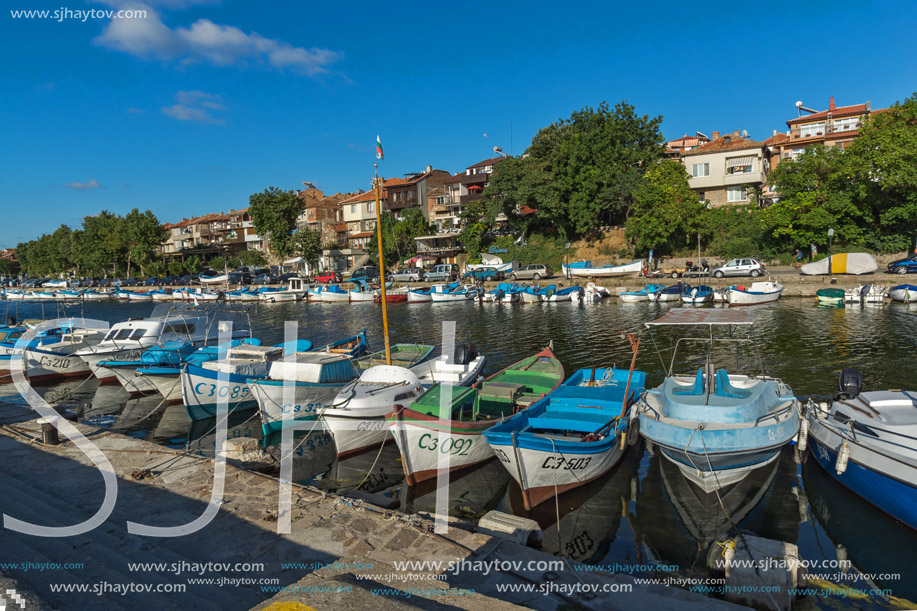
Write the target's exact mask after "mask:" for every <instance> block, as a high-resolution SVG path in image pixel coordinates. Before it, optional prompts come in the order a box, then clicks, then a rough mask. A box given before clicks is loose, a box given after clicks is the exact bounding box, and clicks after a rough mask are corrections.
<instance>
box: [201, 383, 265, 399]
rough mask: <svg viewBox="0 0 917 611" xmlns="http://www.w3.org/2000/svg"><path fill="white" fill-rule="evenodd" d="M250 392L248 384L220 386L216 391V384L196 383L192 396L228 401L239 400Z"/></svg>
mask: <svg viewBox="0 0 917 611" xmlns="http://www.w3.org/2000/svg"><path fill="white" fill-rule="evenodd" d="M250 392H251V389H250V388H249V387H248V384H234V385H232V386H230V385H229V384H221V385H220V387H219V389H217V385H216V384H212V383H210V382H198V383H197V384H195V385H194V394H196V395H200V396H202V397H220V398H228V399H241V398H244V397H246V396H248V394H249V393H250Z"/></svg>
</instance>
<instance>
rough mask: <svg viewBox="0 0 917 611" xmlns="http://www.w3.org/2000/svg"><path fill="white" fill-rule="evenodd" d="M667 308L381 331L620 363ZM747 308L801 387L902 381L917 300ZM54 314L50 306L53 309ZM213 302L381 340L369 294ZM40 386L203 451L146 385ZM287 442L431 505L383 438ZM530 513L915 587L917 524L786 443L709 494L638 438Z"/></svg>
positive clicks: (569, 550)
mask: <svg viewBox="0 0 917 611" xmlns="http://www.w3.org/2000/svg"><path fill="white" fill-rule="evenodd" d="M40 307H41V304H22V305H21V308H20V309H21V311H19V312H18V316H19V317H20V318H37V317H40V316H41V312H40ZM669 307H670V305H668V304H662V303H650V302H643V303H632V304H620V303H617V302H615V301H614V300H605V301H604V302H601V303H598V304H580V303H569V302H568V303H556V304H539V305H531V306H522V305H519V304H513V305H510V304H473V303H444V304H433V303H426V304H411V305H406V304H405V305H400V304H399V306H398V307H392V308H391V309H390V310H389V313H390V320H391V330H390V333H391V337H392V341H393V342H420V343H429V344H438V343H439V342H440V341H441V334H442V325H441V323H442V321H455V322H456V330H457V335H456V339H457V340H459V341H463V342H466V343H472V344H475V345H476V346H477V348H478V350H479V351H480V352H481V353H482V354H485V355H486V356H487V359H488V367H487V371H486V372H485V373H487V374H490V373H493V372H496V371H498V370H500V369H502V368H503V367H506V366H507V365H509V364H511V363H513V362H515V361H517V360H518V359H519V358H522V357H523V356H525V355H527V354H532V353H534V352H536V351H538V350H540V349H542V348H543V347H544V346H546V345H547V344H548V343H549V342H551V341H553V343H554V349H555V353H556V354H557V355H558V357H559V358H560V359H561V361H562V362H563V364H564V367H565V369H566V370H567V371H568V372H572V371H575V370H576V369H578V368H582V367H602V366H610V365H612V364H617V365H619V366H624V365H626V364H627V363H629V360H630V349H629V345H628V343H627V340H626V339H625V338H624V337H623V336H622V333H623V332H636V331H640V330H641V329H642V328H643V323H644V322H647V321H649V320H652V319H655V318H657V317H659V316H660V315H662V314H663V313H664V312H665V311H667V309H668V308H669ZM151 309H152V306H151V305H149V304H142V303H139V304H138V303H128V304H124V303H100V304H86V305H85V307H84V308H83V310H84V314H85V315H86V316H91V317H95V318H101V319H104V320H108V321H112V322H115V321H119V320H123V319H125V318H127V317H136V316H144V315H147V314H149V312H150V311H151ZM210 309H213V310H216V309H217V308H210ZM753 310H754V312H755V325H754V328H753V330H752V334H753V338H754V341H755V344H756V346H757V348H758V350H759V351H760V353H761V355H762V356H763V357H764V360H765V368H766V370H767V371H768V372H769V373H772V374H773V375H775V376H777V377H780V378H782V379H783V380H784V381H786V382H787V383H788V384H789V385H790V387H791V388H792V389H793V390H794V391H795V393H796V394H797V395H800V396H806V395H822V396H823V395H828V394H830V393H832V392H834V390H835V389H836V384H837V382H836V380H837V374H838V372H839V371H840V370H841V369H842V368H844V367H855V368H858V369H860V370H861V371H862V372H863V375H864V380H865V385H866V387H867V388H875V389H881V388H914V378H913V374H912V372H913V354H914V353H915V350H917V316H915V311H917V308H915V307H914V306H912V307H907V306H904V305H900V304H888V305H884V306H874V305H870V304H865V305H860V304H853V305H850V306H848V307H844V308H834V309H825V308H819V307H816V306H815V304H814V300H810V299H784V300H781V301H780V302H778V303H776V304H768V305H763V306H757V307H755V308H753ZM55 313H56V312H53V311H51V309H49V310H48V311H47V312H46V314H47V315H49V316H51V315H54V314H55ZM63 314H65V315H73V312H72V311H71V312H69V313H63ZM77 314H78V312H77ZM217 316H218V317H219V318H221V319H228V320H232V321H233V323H234V325H235V326H236V327H237V328H248V326H249V324H250V325H251V327H252V328H253V329H254V331H255V336H256V337H258V338H259V339H261V340H262V341H263V342H264V343H265V344H272V343H277V342H280V341H282V340H283V322H284V321H286V320H296V321H298V322H299V333H300V337H303V338H306V339H309V340H312V341H313V342H315V343H318V344H322V343H328V342H330V341H333V340H335V339H338V338H340V337H344V336H349V335H354V334H356V333H358V332H359V331H360V330H362V329H363V328H366V329H367V331H368V336H369V340H370V344H371V347H372V348H373V349H380V348H381V347H382V343H383V342H382V330H381V320H380V317H379V309H378V306H376V305H373V304H364V305H361V306H359V307H357V306H349V305H345V304H335V303H328V304H325V303H321V304H303V303H278V304H270V305H267V304H266V305H260V304H259V305H256V306H253V307H249V308H245V309H238V308H237V309H234V310H233V311H228V310H227V309H226V307H225V306H221V307H220V311H218V312H217ZM657 339H658V341H659V342H660V344H659V345H660V347H661V348H667V347H670V346H671V345H672V344H671V341H672V340H673V339H674V335H672V334H668V335H667V334H666V333H661V334H659V335H658V337H657ZM715 359H717V360H719V359H722V362H723V364H724V365H725V364H727V363H728V364H730V366H732V363H734V362H735V361H734V359H735V355H734V354H732V353H730V352H728V351H724V352H722V353H717V354H716V355H715ZM667 364H668V363H667V362H666V365H667ZM637 367H638V368H639V369H642V370H644V371H646V372H647V374H648V375H647V377H648V380H647V385H648V386H650V387H652V386H655V385H658V384H659V383H661V381H662V378H663V375H664V373H663V370H664V365H663V363H662V362H660V359H659V357H658V356H657V354H656V352H655V351H654V350H653V344H652V343H651V342H650V341H648V340H645V341H644V342H643V344H642V351H641V353H640V355H639V357H638V361H637ZM36 391H37V392H38V393H39V394H40V395H42V396H44V397H45V399H46V400H48V401H49V402H50V403H52V404H55V405H57V407H58V409H60V410H61V411H62V413H65V414H67V415H68V416H69V417H75V418H79V419H80V420H82V421H83V422H87V423H91V424H95V425H98V426H103V427H109V428H112V429H115V430H119V431H124V432H127V433H129V434H132V435H137V436H146V438H148V439H150V440H151V441H155V442H156V443H160V444H163V445H168V446H171V447H175V448H180V449H187V450H188V451H190V452H193V453H196V454H200V455H203V456H213V454H214V443H215V424H216V423H215V421H214V420H209V421H202V422H195V423H191V422H190V421H189V420H188V419H187V416H186V414H185V413H184V409H183V408H182V406H181V405H178V406H163V405H160V403H161V401H160V399H157V398H156V397H154V396H150V397H141V398H136V399H131V398H130V397H129V396H128V395H127V393H126V392H125V391H124V390H123V389H122V388H121V387H120V386H99V385H98V383H97V382H95V380H94V379H92V378H89V379H86V380H70V381H67V382H64V383H61V384H52V385H47V386H40V387H36ZM0 397H2V398H3V400H4V401H6V402H12V403H14V404H18V405H21V406H22V407H23V409H24V410H25V409H27V406H26V404H25V402H24V401H23V400H22V399H21V398H20V397H19V396H18V393H17V392H16V389H15V388H14V387H13V385H11V384H6V385H2V386H0ZM228 435H229V437H253V438H255V439H258V440H261V441H263V442H264V444H265V445H266V446H267V449H268V450H269V451H271V452H272V453H275V454H276V449H273V450H272V448H271V447H270V446H272V445H273V446H276V445H277V443H278V440H276V439H267V440H262V433H261V422H260V418H259V416H258V413H257V411H254V410H252V411H248V412H241V413H233V414H231V415H230V417H229V430H228ZM295 443H296V444H297V445H296V450H295V453H294V455H295V458H294V461H293V466H294V480H295V481H298V482H303V483H310V484H313V485H316V486H319V487H320V488H323V489H326V490H329V491H348V490H357V489H358V490H361V491H364V492H372V493H376V494H383V495H387V496H390V497H392V498H395V499H397V500H399V501H400V503H401V507H402V509H403V510H405V511H417V512H433V511H434V510H435V502H436V488H435V482H430V483H429V485H428V486H426V487H424V486H421V487H417V488H408V487H407V486H405V485H404V483H403V473H402V469H401V462H400V457H399V455H398V450H397V448H396V447H395V446H394V445H389V446H386V447H385V448H383V450H382V451H381V452H380V451H378V450H376V449H373V450H371V451H370V452H367V453H365V454H362V455H359V456H355V457H352V458H348V459H346V460H344V461H336V460H335V452H334V444H333V443H332V441H331V439H330V438H329V437H328V435H327V434H326V433H325V432H324V431H321V430H313V431H311V432H310V433H308V434H302V433H300V434H297V435H296V437H295ZM724 508H725V510H726V511H725V512H724V511H723V509H724ZM490 509H499V510H501V511H508V512H516V513H523V511H522V503H521V498H520V496H519V492H518V488H517V486H516V485H515V484H514V483H511V480H510V478H509V476H508V474H507V473H506V472H505V470H504V469H503V467H501V466H500V465H499V464H497V463H495V462H490V463H486V464H484V465H482V466H481V467H480V468H479V469H475V470H472V471H470V472H467V473H457V474H452V475H450V487H449V495H448V511H449V513H450V515H453V516H456V517H464V518H468V519H476V518H477V517H479V516H480V515H482V514H483V513H486V511H488V510H490ZM726 513H728V514H729V516H730V519H727V518H726V517H725V516H726ZM528 515H530V516H531V517H532V518H534V519H535V520H537V521H538V522H539V524H541V526H542V528H543V529H544V532H545V535H544V547H545V549H546V550H548V551H550V552H551V553H555V554H560V555H563V556H566V557H568V558H571V559H573V560H575V561H577V562H602V563H614V562H620V563H625V562H635V563H646V562H653V561H658V562H665V563H674V564H679V565H681V566H683V567H685V568H686V569H687V570H691V571H695V572H698V573H704V572H705V571H706V568H705V566H706V552H707V549H709V547H710V545H711V544H712V541H714V540H715V539H717V538H718V537H722V536H723V535H724V534H727V533H728V531H729V530H730V529H731V528H732V525H733V524H735V526H736V527H738V528H739V529H742V530H745V531H748V532H752V533H755V534H757V535H759V536H763V537H767V538H770V539H778V540H783V541H789V542H795V543H797V544H798V545H799V546H800V553H801V554H802V556H803V557H804V558H806V559H835V558H836V557H837V554H838V553H839V551H838V550H841V551H840V553H841V554H847V556H848V557H849V558H850V559H851V560H852V561H853V563H854V565H855V566H856V567H857V568H858V569H859V570H861V571H864V572H866V573H889V572H897V573H901V574H902V579H900V580H886V581H885V582H882V584H881V585H882V586H883V587H890V588H892V589H893V591H894V592H895V594H897V595H901V596H905V597H908V598H910V599H917V567H915V566H914V565H913V563H912V562H911V556H912V551H911V550H913V549H917V533H914V532H913V531H911V530H909V529H907V528H905V527H903V526H901V525H900V524H898V523H897V522H895V521H894V520H892V519H891V518H888V517H887V516H885V515H884V514H882V513H881V511H879V510H878V509H876V508H874V507H873V506H871V505H869V504H867V503H866V502H864V501H862V500H861V499H860V498H859V497H857V496H855V495H853V494H851V493H849V492H848V491H847V490H846V489H844V488H843V487H842V486H840V485H839V484H837V483H836V482H835V481H833V480H832V479H831V478H830V476H828V475H827V474H825V473H824V472H823V470H822V469H821V468H820V467H818V465H817V464H815V463H814V461H804V464H803V465H802V466H800V465H798V464H797V463H796V462H794V459H793V454H792V452H788V451H787V452H784V454H783V455H782V457H781V459H780V460H779V461H777V462H776V463H774V465H773V466H771V467H768V468H767V469H761V470H757V471H756V472H754V473H752V474H751V475H750V476H749V477H748V478H746V479H745V480H743V481H742V482H740V483H739V484H737V485H736V486H735V487H733V488H732V489H728V490H726V491H724V492H723V494H722V505H720V500H718V499H716V498H715V495H713V498H710V495H703V494H701V493H700V492H699V491H698V490H696V489H694V488H693V487H692V486H691V485H690V484H688V483H687V482H686V481H684V479H683V478H682V477H681V475H680V473H679V472H678V471H677V469H672V468H671V465H669V464H667V463H666V462H665V461H663V460H660V457H659V456H653V455H651V454H649V453H648V452H647V451H646V450H645V449H644V447H643V444H638V445H637V446H636V447H634V448H631V449H630V450H629V451H628V453H627V454H626V455H625V458H624V460H623V461H622V463H621V464H620V465H619V466H618V467H617V468H616V469H615V470H614V471H612V472H611V473H609V474H608V475H607V476H606V477H605V478H603V479H601V480H598V481H596V482H593V483H592V484H590V485H588V486H584V487H582V488H580V489H578V490H574V491H571V492H570V493H568V494H566V495H562V496H561V497H560V498H559V499H558V501H557V504H555V503H554V502H553V501H548V502H546V503H544V504H542V505H541V506H539V507H537V508H536V510H535V511H534V512H533V513H531V514H528ZM730 520H731V521H730ZM823 602H824V601H822V602H820V603H819V604H822V603H823ZM824 604H828V603H824Z"/></svg>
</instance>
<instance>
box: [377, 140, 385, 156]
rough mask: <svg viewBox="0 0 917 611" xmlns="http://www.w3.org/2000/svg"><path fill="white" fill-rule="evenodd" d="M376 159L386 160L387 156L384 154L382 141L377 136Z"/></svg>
mask: <svg viewBox="0 0 917 611" xmlns="http://www.w3.org/2000/svg"><path fill="white" fill-rule="evenodd" d="M376 159H385V155H383V154H382V139H381V138H380V137H379V136H376Z"/></svg>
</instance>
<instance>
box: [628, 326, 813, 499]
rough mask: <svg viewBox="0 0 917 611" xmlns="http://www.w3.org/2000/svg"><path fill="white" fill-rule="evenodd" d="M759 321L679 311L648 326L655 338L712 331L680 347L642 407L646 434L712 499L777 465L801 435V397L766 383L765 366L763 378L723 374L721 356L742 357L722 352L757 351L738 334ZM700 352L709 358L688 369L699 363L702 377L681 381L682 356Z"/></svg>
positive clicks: (769, 380) (696, 358) (642, 430)
mask: <svg viewBox="0 0 917 611" xmlns="http://www.w3.org/2000/svg"><path fill="white" fill-rule="evenodd" d="M753 320H754V319H753V312H751V311H749V310H694V309H685V308H677V309H675V310H672V311H670V312H669V313H667V314H666V315H665V316H662V317H661V318H659V319H657V320H655V321H652V322H648V323H646V326H647V327H648V328H650V329H654V330H658V329H660V328H663V327H670V326H687V327H690V328H693V329H697V328H698V327H701V328H703V327H706V328H707V329H706V331H707V337H704V338H698V337H683V338H681V339H679V340H678V341H677V342H676V344H675V351H674V352H673V354H672V360H671V363H670V364H669V365H668V368H667V371H666V378H665V380H664V381H663V383H662V385H661V386H659V387H658V388H655V389H652V390H648V391H646V392H645V393H644V394H643V397H641V399H640V401H639V403H638V405H637V412H638V415H639V428H640V433H641V434H642V435H643V436H644V437H645V438H646V439H648V440H649V441H651V442H653V443H654V444H655V445H656V446H658V448H659V449H660V451H661V452H662V455H663V456H664V457H665V458H666V459H667V460H670V461H672V462H673V463H675V464H676V465H677V466H678V468H679V469H680V470H681V472H682V474H684V476H685V477H686V478H687V479H688V480H689V481H691V482H693V483H694V484H696V485H697V486H699V487H700V488H702V489H703V490H704V491H705V492H713V491H714V490H717V489H719V488H722V487H724V486H728V485H730V484H734V483H736V482H738V481H740V480H741V479H743V478H744V477H745V476H746V475H748V473H749V472H751V471H752V470H753V469H757V468H759V467H763V466H764V465H767V464H768V463H771V462H772V461H774V460H776V459H777V457H778V456H779V455H780V450H781V449H782V448H783V447H784V446H785V445H787V444H789V443H790V441H792V439H793V438H794V437H795V436H796V434H797V433H798V432H799V427H800V424H799V423H800V413H799V411H800V410H799V404H798V402H797V400H796V397H795V396H793V393H792V391H791V390H790V388H789V387H788V386H787V385H786V384H784V383H783V382H781V381H780V380H778V379H776V378H773V377H771V376H768V375H765V373H764V368H763V364H762V363H761V362H760V358H759V359H758V361H759V362H758V366H757V368H756V370H757V371H759V372H760V373H759V374H751V375H739V374H728V373H726V370H725V369H717V368H716V365H715V363H714V355H717V356H718V355H720V354H724V356H723V357H721V358H724V359H731V360H730V362H735V361H734V359H735V357H736V354H734V350H729V351H728V353H726V352H724V351H721V352H715V351H714V347H715V346H717V347H719V346H722V345H723V344H725V345H728V346H731V347H733V348H735V347H736V346H738V345H740V344H741V343H746V344H749V345H752V346H753V342H752V339H751V337H746V338H742V337H736V336H733V334H734V332H735V330H736V329H738V328H739V327H745V328H750V326H751V325H752V324H753ZM714 330H717V334H715V333H714ZM721 331H722V334H721V335H720V334H719V333H720V332H721ZM727 335H728V337H727ZM654 343H657V342H654ZM698 344H699V345H701V346H702V347H703V349H702V354H691V355H690V358H691V360H689V361H688V362H689V363H695V364H697V363H698V362H699V363H700V365H701V366H700V367H699V368H698V369H697V372H696V373H695V374H680V373H679V374H676V373H675V371H674V368H675V363H676V359H677V358H678V356H679V351H680V350H681V351H682V352H686V351H688V350H689V349H690V347H692V346H696V345H698ZM661 356H662V355H661V354H660V358H661ZM683 356H684V355H683Z"/></svg>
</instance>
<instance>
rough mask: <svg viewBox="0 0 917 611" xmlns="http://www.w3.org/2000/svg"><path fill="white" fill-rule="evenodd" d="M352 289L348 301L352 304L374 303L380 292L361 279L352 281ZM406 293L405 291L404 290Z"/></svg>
mask: <svg viewBox="0 0 917 611" xmlns="http://www.w3.org/2000/svg"><path fill="white" fill-rule="evenodd" d="M351 282H353V284H354V289H353V290H352V291H350V301H353V302H358V303H359V302H364V303H365V302H369V303H372V302H374V301H375V300H376V299H377V298H378V297H379V296H380V294H381V293H380V290H379V289H378V288H374V287H373V286H372V285H371V284H370V283H368V282H367V281H366V280H363V279H362V278H356V279H354V280H352V281H351ZM405 291H407V289H405Z"/></svg>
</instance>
